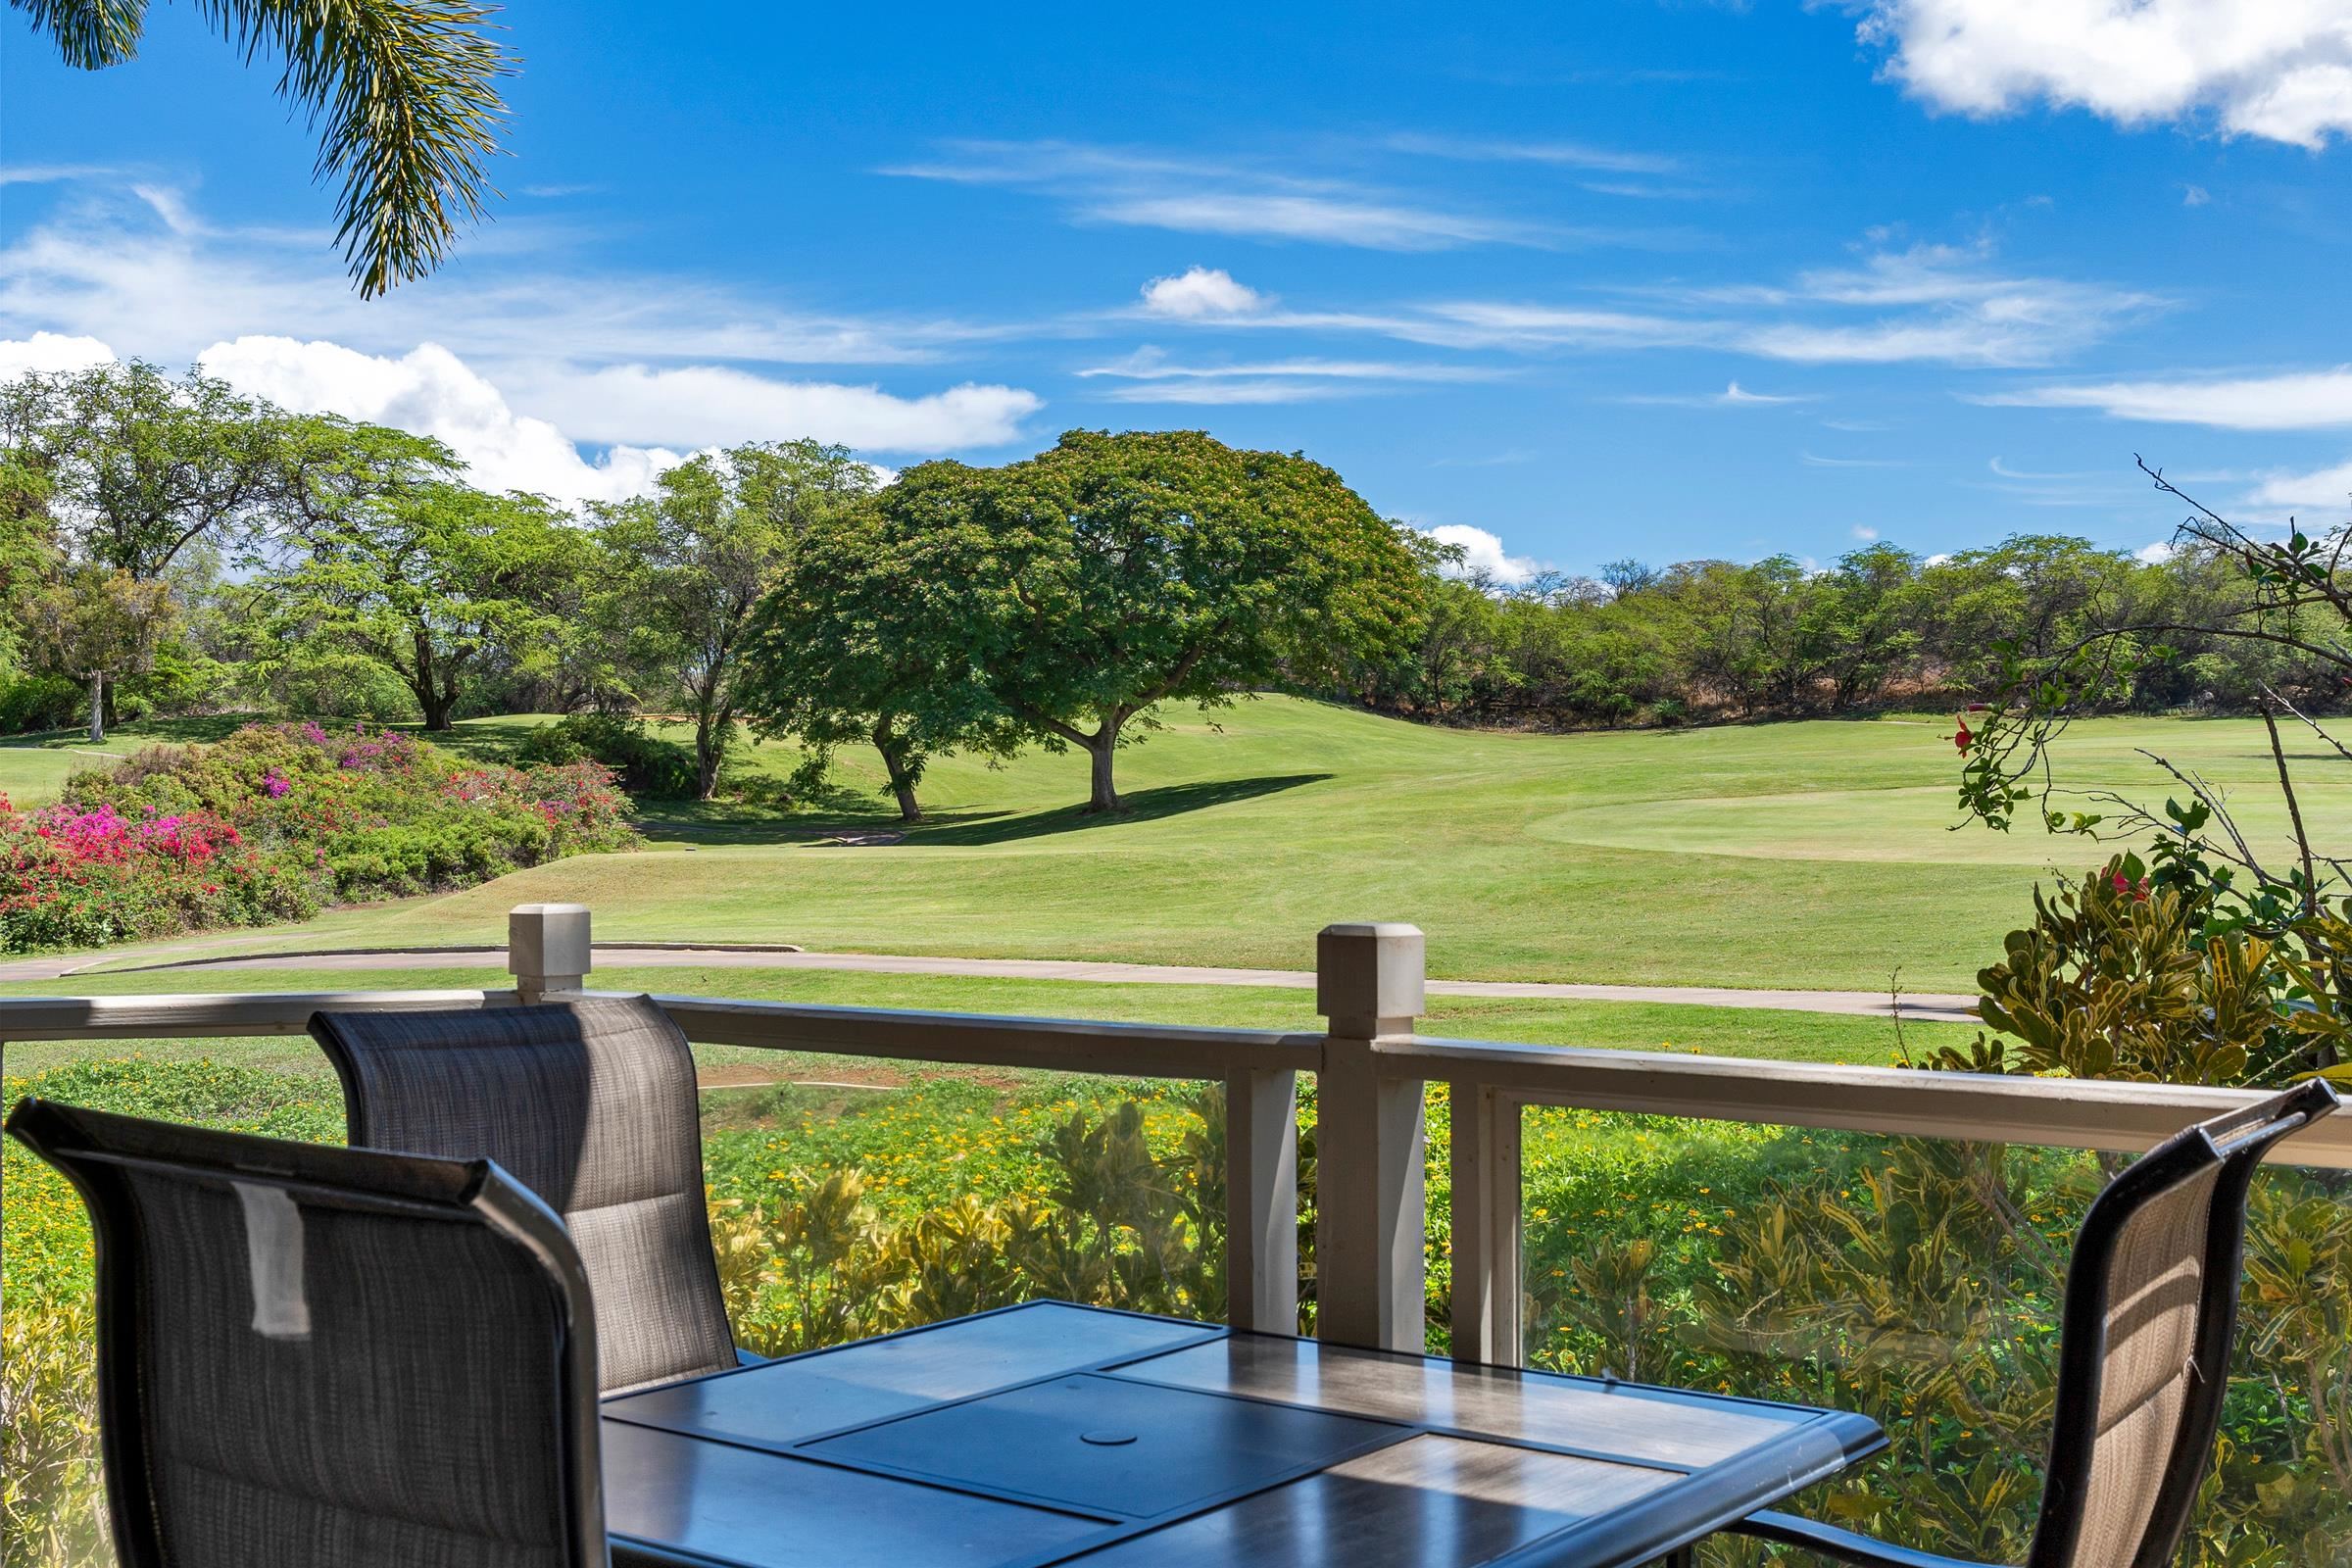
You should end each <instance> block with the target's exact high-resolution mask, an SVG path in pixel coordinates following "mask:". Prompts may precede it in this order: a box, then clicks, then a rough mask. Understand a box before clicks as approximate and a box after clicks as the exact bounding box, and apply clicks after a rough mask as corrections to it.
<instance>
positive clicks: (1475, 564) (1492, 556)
mask: <svg viewBox="0 0 2352 1568" xmlns="http://www.w3.org/2000/svg"><path fill="white" fill-rule="evenodd" d="M1421 531H1422V532H1423V533H1426V534H1428V535H1429V536H1430V537H1431V538H1432V539H1435V540H1436V541H1437V542H1438V543H1440V544H1442V545H1457V546H1459V547H1460V549H1461V552H1462V559H1461V561H1460V562H1459V564H1453V565H1448V566H1446V567H1445V568H1444V569H1445V572H1446V575H1447V576H1449V577H1470V578H1480V577H1483V578H1485V579H1486V580H1487V581H1490V582H1494V583H1498V584H1500V585H1501V586H1502V587H1505V588H1516V587H1518V586H1519V585H1520V584H1521V583H1524V582H1527V581H1529V580H1530V579H1531V578H1533V577H1535V576H1536V575H1537V574H1538V573H1540V572H1542V571H1544V569H1545V567H1544V563H1542V562H1540V561H1537V560H1535V559H1534V558H1533V557H1530V556H1514V555H1512V554H1511V553H1510V552H1508V551H1506V550H1504V549H1503V548H1502V541H1501V540H1500V539H1499V538H1497V537H1496V536H1495V535H1494V534H1492V533H1489V532H1488V531H1487V530H1486V529H1484V528H1473V527H1471V526H1470V525H1469V524H1468V523H1463V522H1446V523H1440V524H1439V525H1438V526H1437V527H1435V528H1424V529H1422V530H1421Z"/></svg>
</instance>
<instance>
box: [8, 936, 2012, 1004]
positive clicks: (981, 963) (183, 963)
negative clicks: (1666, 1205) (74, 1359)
mask: <svg viewBox="0 0 2352 1568" xmlns="http://www.w3.org/2000/svg"><path fill="white" fill-rule="evenodd" d="M119 957H120V955H118V956H117V958H119ZM596 961H597V964H598V966H599V967H600V968H606V969H619V968H698V969H830V970H846V971H851V972H856V973H863V974H940V975H971V976H984V977H993V978H999V979H1010V980H1080V981H1090V982H1095V983H1098V984H1105V985H1161V986H1273V987H1279V988H1283V989H1286V990H1311V989H1313V987H1314V984H1315V977H1314V974H1313V973H1312V972H1311V971H1309V970H1304V969H1208V968H1197V967H1193V966H1190V965H1186V964H1173V963H1103V962H1094V961H1090V960H1086V959H1076V958H924V957H905V956H895V955H889V954H873V953H805V952H802V951H800V950H799V949H795V948H776V947H750V946H735V947H722V946H712V947H692V946H687V945H684V944H678V943H662V944H649V945H635V944H630V943H618V942H599V943H598V944H596ZM108 962H109V960H108V958H107V956H105V955H95V954H90V955H83V956H78V957H72V956H69V957H58V958H29V959H25V960H23V961H20V962H13V963H0V980H63V979H66V978H68V977H70V976H72V975H73V974H76V973H81V972H91V971H98V972H105V973H111V974H124V973H134V972H152V971H154V970H159V969H189V970H199V969H319V968H332V969H437V968H459V969H468V968H486V969H497V970H503V969H505V967H506V962H507V954H506V950H505V949H504V948H489V947H471V948H433V949H409V950H403V951H399V952H385V951H382V950H361V951H345V952H342V953H333V952H315V953H307V954H305V953H272V954H264V955H258V956H241V957H240V956H191V957H183V958H175V959H171V960H168V961H164V962H156V963H143V964H136V965H125V966H124V967H123V968H112V967H109V968H105V969H103V970H100V966H101V965H104V964H107V963H108ZM1429 991H1430V994H1431V995H1432V996H1441V997H1529V998H1551V999H1557V1000H1563V1001H1577V1002H1662V1003H1672V1004H1679V1005H1692V1006H1702V1007H1759V1008H1765V1009H1769V1010H1772V1011H1779V1012H1831V1013H1842V1014H1847V1015H1852V1016H1862V1017H1878V1018H1886V1017H1891V1016H1893V1013H1894V1005H1893V1003H1892V1001H1891V999H1889V998H1888V997H1887V994H1886V993H1884V992H1871V991H1739V990H1733V989H1731V988H1729V987H1723V986H1619V985H1569V984H1562V983H1557V982H1550V981H1537V980H1432V981H1430V982H1429ZM1976 1005H1977V999H1976V998H1975V997H1973V996H1952V995H1934V994H1922V995H1919V996H1905V997H1904V998H1903V1000H1902V1015H1903V1017H1905V1018H1906V1019H1913V1020H1917V1021H1919V1022H1923V1023H1926V1022H1951V1023H1973V1022H1975V1021H1976V1017H1977V1012H1976Z"/></svg>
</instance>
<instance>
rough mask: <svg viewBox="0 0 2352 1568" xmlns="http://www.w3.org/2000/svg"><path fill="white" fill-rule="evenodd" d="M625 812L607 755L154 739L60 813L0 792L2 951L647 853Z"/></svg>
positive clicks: (78, 778) (352, 741) (373, 734)
mask: <svg viewBox="0 0 2352 1568" xmlns="http://www.w3.org/2000/svg"><path fill="white" fill-rule="evenodd" d="M621 807H622V797H621V795H620V792H619V791H618V790H617V789H616V788H614V787H613V777H612V774H611V773H610V772H609V771H607V770H606V769H605V768H604V767H602V766H601V765H599V764H597V763H594V762H573V763H568V764H564V765H561V766H547V767H532V768H523V769H517V768H512V767H504V766H498V765H480V764H474V763H468V762H464V761H461V760H458V759H456V758H454V757H452V756H450V755H449V754H448V753H446V752H443V751H441V750H439V749H438V748H436V747H433V746H429V745H426V744H424V743H422V742H420V741H417V740H413V739H411V738H410V737H409V736H407V735H404V734H402V733H401V732H399V731H397V730H384V729H369V728H368V726H366V725H364V724H355V725H353V726H352V727H351V728H350V729H348V730H342V729H338V730H333V731H329V730H327V729H324V728H322V727H321V726H319V724H317V723H306V724H255V725H248V726H247V727H245V728H244V729H241V730H239V731H237V732H236V733H235V734H233V735H231V736H229V737H228V738H227V739H226V740H224V741H222V742H221V743H220V744H219V745H216V746H196V747H184V748H181V747H150V748H148V749H146V750H144V751H140V752H137V753H134V754H133V755H132V756H131V757H129V758H127V759H126V760H123V762H122V763H121V764H120V765H118V766H116V767H113V768H111V769H105V770H90V771H84V772H79V773H75V774H74V775H73V776H72V777H71V778H69V779H68V780H67V781H66V790H65V799H64V800H63V801H62V802H60V803H59V804H58V805H56V806H52V807H47V808H43V809H39V810H35V811H17V810H13V809H9V808H8V807H7V804H6V802H5V799H0V951H9V952H27V951H31V950H34V949H40V948H58V947H96V946H102V945H104V944H107V943H110V942H124V941H134V940H143V939H148V938H153V937H160V936H169V935H172V934H174V933H176V932H181V931H192V930H201V929H204V928H207V927H214V926H225V925H262V924H268V923H270V922H274V921H280V920H299V919H305V918H307V917H309V916H310V915H312V914H315V913H317V912H318V910H319V907H321V906H322V905H324V904H326V903H328V902H330V901H334V900H344V901H351V900H359V899H370V898H386V897H392V896H396V895H402V894H412V893H429V892H436V891H440V890H443V889H448V888H457V887H466V886H470V885H471V884H473V883H476V882H483V881H487V880H489V879H490V878H492V877H496V876H503V875H505V874H506V873H507V872H510V871H514V870H517V869H520V868H521V867H524V866H530V865H537V864H539V863H541V862H542V861H546V860H552V859H558V858H562V857H564V856H567V855H579V854H584V853H591V852H596V851H608V850H619V849H626V848H628V847H630V846H631V845H633V844H635V843H636V834H635V833H634V832H633V831H632V830H631V829H630V828H629V826H628V825H627V823H626V822H625V821H624V820H623V819H622V817H621Z"/></svg>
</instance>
